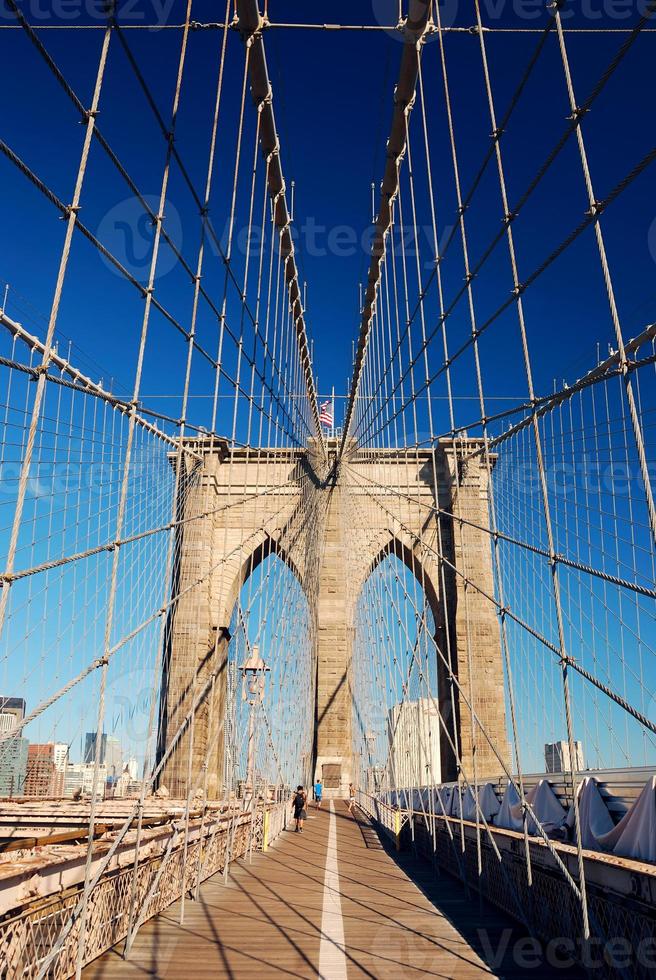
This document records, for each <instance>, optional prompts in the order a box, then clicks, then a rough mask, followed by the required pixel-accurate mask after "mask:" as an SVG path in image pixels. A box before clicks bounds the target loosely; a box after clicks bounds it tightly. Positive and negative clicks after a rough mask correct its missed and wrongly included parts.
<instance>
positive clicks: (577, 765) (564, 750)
mask: <svg viewBox="0 0 656 980" xmlns="http://www.w3.org/2000/svg"><path fill="white" fill-rule="evenodd" d="M574 753H575V756H574V760H573V761H574V769H575V771H576V772H581V771H582V770H583V768H584V762H583V745H582V743H581V742H574ZM544 761H545V765H546V771H547V772H571V770H572V764H571V762H572V760H571V757H570V754H569V742H567V741H560V742H547V743H546V744H545V746H544Z"/></svg>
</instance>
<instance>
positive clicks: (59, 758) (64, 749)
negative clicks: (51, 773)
mask: <svg viewBox="0 0 656 980" xmlns="http://www.w3.org/2000/svg"><path fill="white" fill-rule="evenodd" d="M54 748H55V752H54V758H55V769H56V770H57V772H66V766H67V765H68V745H67V744H66V742H55V743H54Z"/></svg>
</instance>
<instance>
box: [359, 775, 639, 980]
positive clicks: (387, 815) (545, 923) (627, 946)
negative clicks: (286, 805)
mask: <svg viewBox="0 0 656 980" xmlns="http://www.w3.org/2000/svg"><path fill="white" fill-rule="evenodd" d="M359 804H360V806H361V808H362V809H363V810H364V811H365V812H366V813H367V814H368V815H369V816H370V817H372V818H373V819H374V820H375V821H376V823H377V824H378V826H379V828H381V829H383V830H384V831H385V832H386V833H387V834H388V835H389V836H390V837H391V838H392V840H394V842H395V844H396V846H397V848H399V849H405V848H408V847H412V848H413V849H414V851H415V853H417V854H418V855H421V856H422V857H424V858H425V859H426V860H427V861H430V862H432V863H433V864H434V865H435V866H436V867H437V868H440V869H443V870H444V871H446V872H447V873H449V874H451V875H453V876H454V877H456V878H458V879H459V880H461V881H464V882H465V883H466V884H467V885H468V886H469V887H471V888H472V889H475V890H476V891H477V892H479V893H480V894H481V895H483V896H484V897H485V898H486V899H487V900H488V901H490V902H492V903H493V904H494V905H496V906H497V907H499V908H500V909H502V910H503V911H504V912H506V913H507V914H508V915H510V916H511V917H512V918H514V919H516V920H517V921H520V922H523V924H524V925H525V926H528V927H529V931H530V932H531V934H532V935H533V936H535V937H536V938H537V939H538V940H539V941H540V943H541V945H542V949H545V948H547V947H548V946H549V944H551V948H552V950H553V951H554V952H553V955H554V957H556V958H557V959H558V960H559V962H562V964H563V966H564V965H566V963H567V961H571V965H575V963H577V964H579V965H582V966H583V967H584V968H586V972H589V973H590V975H591V976H593V977H598V978H609V980H615V978H620V977H622V978H626V977H630V978H631V980H643V978H644V980H647V978H650V980H653V977H654V976H656V866H654V865H651V864H645V863H643V862H641V861H635V860H632V859H629V858H621V857H617V856H615V855H610V854H601V853H599V852H597V851H584V852H583V855H584V862H585V876H586V886H587V900H588V908H589V913H590V926H591V934H592V935H591V940H590V942H589V944H588V945H587V946H586V945H585V944H584V943H583V942H582V940H581V935H582V926H581V907H580V903H579V899H578V898H577V896H576V895H575V894H574V892H573V890H572V888H571V886H570V885H569V884H568V883H567V882H566V880H565V878H564V876H563V873H562V871H561V870H560V868H559V867H558V865H557V863H556V860H555V858H554V856H553V855H552V854H551V853H550V851H549V849H548V847H547V846H546V845H545V843H544V842H543V841H542V840H539V839H536V838H530V839H529V856H530V865H531V877H532V883H531V884H530V885H529V880H528V876H527V862H526V850H525V840H524V836H523V834H522V833H517V832H515V831H511V830H504V829H502V828H495V827H493V826H490V827H489V833H488V830H486V829H485V828H484V827H483V826H482V825H480V824H479V826H478V828H477V825H476V823H472V822H470V821H467V820H461V819H459V818H458V817H443V816H437V815H430V814H424V813H421V812H418V811H409V810H403V809H400V808H397V807H394V806H390V805H389V804H387V803H385V802H384V801H382V800H381V799H380V798H378V797H375V796H371V795H370V794H368V793H364V792H360V793H359ZM447 825H448V826H447ZM491 838H492V839H493V841H494V845H496V849H497V851H498V853H499V856H500V858H501V860H499V856H497V854H496V853H495V849H494V846H493V844H492V840H491ZM551 843H552V845H553V847H554V849H555V851H556V852H557V854H558V856H559V857H560V859H561V860H562V862H563V863H564V865H565V867H566V868H567V870H568V872H569V874H570V875H571V877H572V878H573V879H574V881H575V882H577V879H578V871H577V857H576V848H575V847H574V846H572V845H571V844H563V843H561V842H558V841H551ZM479 850H480V872H479V857H478V855H479ZM554 976H555V977H557V976H558V970H555V971H554Z"/></svg>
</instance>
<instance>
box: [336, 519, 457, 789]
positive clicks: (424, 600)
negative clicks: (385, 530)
mask: <svg viewBox="0 0 656 980" xmlns="http://www.w3.org/2000/svg"><path fill="white" fill-rule="evenodd" d="M437 631H438V597H437V590H436V588H435V585H434V583H433V581H432V579H431V578H430V577H429V575H428V574H427V572H426V569H425V568H423V567H422V566H421V565H420V563H419V561H418V559H417V558H416V557H415V556H414V555H413V553H412V551H411V550H410V549H409V548H408V547H407V546H406V545H404V544H403V542H401V541H399V540H397V539H392V540H391V541H390V542H389V543H388V545H386V546H385V548H383V549H381V551H380V552H379V553H378V554H377V555H376V557H375V559H374V560H373V561H372V563H371V565H370V567H369V570H368V574H367V577H366V579H365V581H364V583H363V585H362V588H361V590H360V593H359V596H358V599H357V602H356V606H355V615H354V640H353V661H352V671H351V676H352V679H353V680H352V694H353V741H354V747H353V748H354V756H355V766H356V769H358V770H359V776H358V779H359V783H360V785H361V787H362V788H363V789H365V790H366V791H368V792H371V793H374V792H385V791H388V790H402V789H414V788H415V787H417V786H426V785H432V784H433V783H439V782H440V781H441V780H442V779H444V778H450V775H451V773H450V768H451V766H450V759H449V757H448V753H447V752H446V751H445V747H444V741H445V738H444V725H441V723H440V695H441V693H443V692H441V690H440V688H441V686H442V683H441V671H440V669H439V663H440V658H439V655H438V653H437V640H436V634H437Z"/></svg>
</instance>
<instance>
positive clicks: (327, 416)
mask: <svg viewBox="0 0 656 980" xmlns="http://www.w3.org/2000/svg"><path fill="white" fill-rule="evenodd" d="M319 421H320V422H323V424H324V425H328V426H330V428H331V429H332V426H333V407H332V403H331V402H329V401H328V402H322V403H321V405H319Z"/></svg>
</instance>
